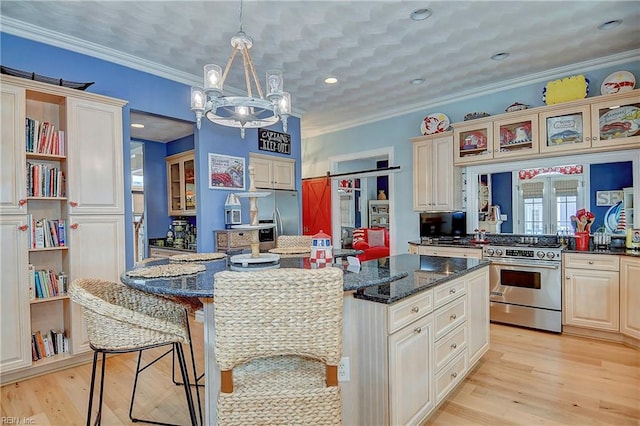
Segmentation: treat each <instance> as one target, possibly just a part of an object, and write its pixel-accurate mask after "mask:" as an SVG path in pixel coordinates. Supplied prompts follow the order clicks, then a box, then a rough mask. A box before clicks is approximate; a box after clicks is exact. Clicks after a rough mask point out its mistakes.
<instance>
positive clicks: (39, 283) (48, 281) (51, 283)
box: [29, 264, 67, 299]
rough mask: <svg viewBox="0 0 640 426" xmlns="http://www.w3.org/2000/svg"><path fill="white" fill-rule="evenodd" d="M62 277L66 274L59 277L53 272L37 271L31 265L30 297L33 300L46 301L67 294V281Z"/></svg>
mask: <svg viewBox="0 0 640 426" xmlns="http://www.w3.org/2000/svg"><path fill="white" fill-rule="evenodd" d="M61 277H64V274H62V273H61V274H60V275H58V274H56V273H55V272H54V271H52V270H48V271H47V270H45V269H42V270H36V269H35V267H34V266H33V265H32V264H29V296H30V297H31V299H44V298H47V297H55V296H62V295H65V294H67V289H66V279H65V278H62V279H61Z"/></svg>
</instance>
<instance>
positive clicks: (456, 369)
mask: <svg viewBox="0 0 640 426" xmlns="http://www.w3.org/2000/svg"><path fill="white" fill-rule="evenodd" d="M468 368H469V357H468V356H467V353H466V352H463V353H461V354H460V355H458V357H457V358H456V359H455V360H453V361H452V362H451V363H450V364H448V365H447V366H446V367H444V368H443V369H442V370H441V371H440V372H439V373H438V374H437V376H436V404H440V403H441V402H442V401H443V400H444V399H445V398H446V397H447V395H449V392H451V391H452V390H453V388H455V387H456V385H457V384H458V383H460V381H461V380H462V379H464V377H465V374H466V372H467V370H468Z"/></svg>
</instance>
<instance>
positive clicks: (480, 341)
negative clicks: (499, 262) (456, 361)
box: [465, 267, 489, 365]
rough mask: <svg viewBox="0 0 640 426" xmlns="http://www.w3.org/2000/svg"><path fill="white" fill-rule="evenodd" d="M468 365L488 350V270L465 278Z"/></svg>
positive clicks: (485, 269) (486, 268)
mask: <svg viewBox="0 0 640 426" xmlns="http://www.w3.org/2000/svg"><path fill="white" fill-rule="evenodd" d="M465 280H466V282H467V326H468V327H469V340H468V342H469V343H468V346H467V347H468V351H469V365H474V364H475V362H476V361H477V360H479V359H480V357H482V355H484V354H485V353H486V352H487V351H488V350H489V268H488V267H485V268H483V269H481V270H479V271H476V272H473V273H471V274H469V275H468V276H467V277H466V279H465Z"/></svg>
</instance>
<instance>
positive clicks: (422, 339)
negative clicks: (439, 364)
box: [389, 315, 434, 425]
mask: <svg viewBox="0 0 640 426" xmlns="http://www.w3.org/2000/svg"><path fill="white" fill-rule="evenodd" d="M432 334H433V319H432V316H431V315H428V316H426V317H424V318H421V319H419V320H417V321H415V322H413V323H411V324H409V325H407V326H406V327H404V328H403V329H401V330H400V331H398V332H397V333H394V334H392V335H391V336H389V399H390V401H389V403H390V417H391V419H390V424H392V425H411V424H419V423H418V422H419V421H420V420H421V419H424V418H425V417H426V416H427V414H428V413H429V411H431V410H432V409H433V406H434V403H433V398H434V390H433V377H432V376H433V354H432V345H431V341H432V340H433V336H432Z"/></svg>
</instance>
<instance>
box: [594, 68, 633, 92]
mask: <svg viewBox="0 0 640 426" xmlns="http://www.w3.org/2000/svg"><path fill="white" fill-rule="evenodd" d="M635 86H636V78H635V77H634V75H633V74H631V73H630V72H629V71H616V72H612V73H611V74H609V75H608V76H607V78H605V79H604V81H603V82H602V86H600V93H601V94H603V95H611V94H613V93H620V92H630V91H631V90H633V88H634V87H635Z"/></svg>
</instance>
